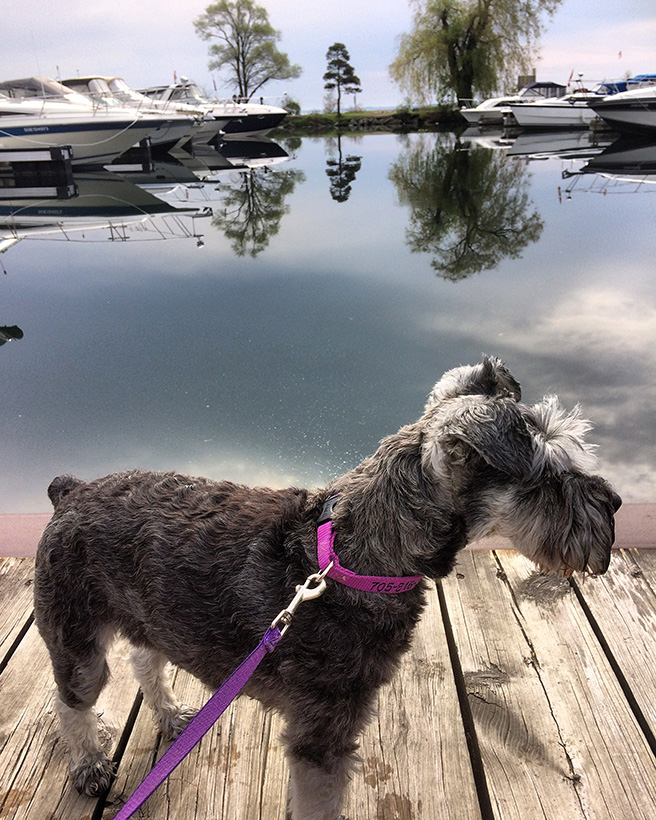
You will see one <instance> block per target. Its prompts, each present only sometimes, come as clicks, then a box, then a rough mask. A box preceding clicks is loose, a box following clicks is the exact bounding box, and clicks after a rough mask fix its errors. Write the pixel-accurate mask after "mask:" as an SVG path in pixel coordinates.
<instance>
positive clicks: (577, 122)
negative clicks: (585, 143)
mask: <svg viewBox="0 0 656 820" xmlns="http://www.w3.org/2000/svg"><path fill="white" fill-rule="evenodd" d="M510 108H511V111H512V115H513V117H514V118H515V120H516V121H517V124H518V125H519V126H520V127H521V128H558V129H562V128H589V127H590V124H591V123H592V121H593V120H594V119H595V117H596V114H595V112H594V110H593V109H592V108H590V106H588V105H587V104H586V103H581V104H573V105H570V104H569V103H565V104H553V105H547V104H544V103H536V104H534V105H532V104H530V103H529V104H526V105H511V106H510Z"/></svg>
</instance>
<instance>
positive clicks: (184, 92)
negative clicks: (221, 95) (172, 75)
mask: <svg viewBox="0 0 656 820" xmlns="http://www.w3.org/2000/svg"><path fill="white" fill-rule="evenodd" d="M170 98H171V99H172V100H180V101H182V102H188V103H191V104H192V105H201V104H206V103H208V102H209V100H208V99H207V97H204V96H203V95H202V94H201V91H200V88H198V86H197V85H196V83H184V84H183V85H178V86H176V87H175V88H174V89H173V91H172V93H171V97H170Z"/></svg>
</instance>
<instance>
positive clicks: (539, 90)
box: [521, 81, 567, 99]
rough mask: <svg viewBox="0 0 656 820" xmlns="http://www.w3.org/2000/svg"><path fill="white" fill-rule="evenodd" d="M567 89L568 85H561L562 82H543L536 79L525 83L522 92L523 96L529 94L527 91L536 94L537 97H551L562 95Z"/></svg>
mask: <svg viewBox="0 0 656 820" xmlns="http://www.w3.org/2000/svg"><path fill="white" fill-rule="evenodd" d="M566 91H567V86H565V85H560V83H552V82H546V83H543V82H537V81H536V82H533V83H529V84H528V85H525V86H524V87H523V88H522V90H521V94H522V96H527V93H530V94H535V96H536V97H546V98H547V99H551V97H562V96H563V95H564V94H565V92H566Z"/></svg>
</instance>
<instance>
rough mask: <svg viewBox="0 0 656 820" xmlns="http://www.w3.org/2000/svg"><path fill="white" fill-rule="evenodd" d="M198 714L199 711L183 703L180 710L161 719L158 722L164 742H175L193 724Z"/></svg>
mask: <svg viewBox="0 0 656 820" xmlns="http://www.w3.org/2000/svg"><path fill="white" fill-rule="evenodd" d="M197 712H198V709H194V708H193V707H192V706H187V705H186V704H185V703H182V704H181V705H180V708H179V709H178V710H177V711H176V712H174V713H173V714H170V715H165V716H162V717H160V719H159V721H158V722H159V728H160V731H161V733H162V738H163V739H164V740H175V739H176V737H178V735H181V734H182V732H183V731H184V730H185V729H186V728H187V726H188V725H189V724H190V723H191V721H192V720H193V719H194V717H195V716H196V714H197Z"/></svg>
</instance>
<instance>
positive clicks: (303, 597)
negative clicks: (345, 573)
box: [271, 561, 333, 638]
mask: <svg viewBox="0 0 656 820" xmlns="http://www.w3.org/2000/svg"><path fill="white" fill-rule="evenodd" d="M332 566H333V562H332V561H331V562H330V563H329V564H328V566H327V567H326V568H325V569H324V570H323V571H322V572H314V573H312V575H309V576H308V577H307V578H306V579H305V583H303V584H298V585H297V587H296V595H294V597H293V598H292V600H291V602H290V604H289V606H288V607H287V608H286V609H283V610H282V611H281V612H279V613H278V615H276V617H275V618H274V619H273V621H272V622H271V629H273V628H274V627H276V626H278V624H279V623H282V624H283V627H282V629H281V630H280V637H281V638H282V636H283V635H284V634H285V632H287V630H288V629H289V626H290V624H291V622H292V618H293V617H294V613H295V612H296V610H297V609H298V607H299V606H300V605H301V604H302V603H303V602H304V601H312V600H313V599H314V598H318V597H319V596H320V595H323V593H324V592H325V591H326V586H327V584H326V581H325V577H326V575H327V574H328V572H330V570H331V568H332ZM313 584H316V586H313Z"/></svg>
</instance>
